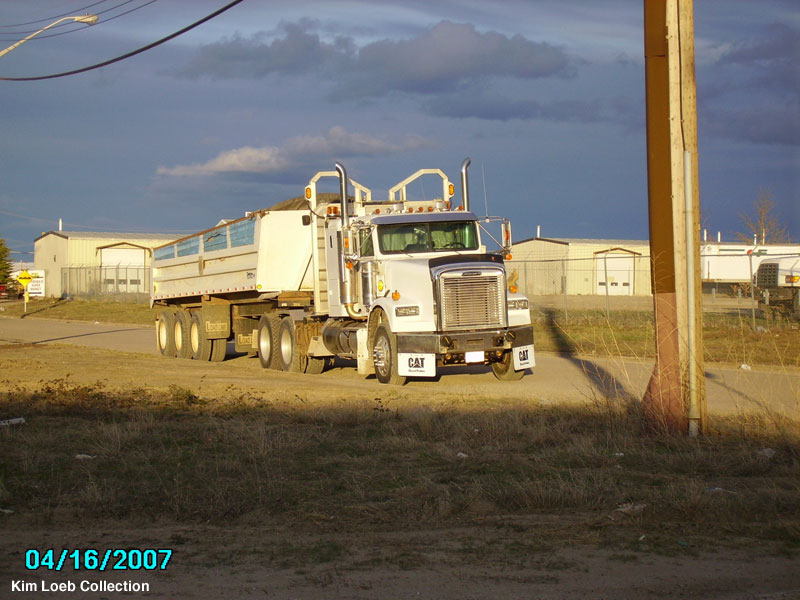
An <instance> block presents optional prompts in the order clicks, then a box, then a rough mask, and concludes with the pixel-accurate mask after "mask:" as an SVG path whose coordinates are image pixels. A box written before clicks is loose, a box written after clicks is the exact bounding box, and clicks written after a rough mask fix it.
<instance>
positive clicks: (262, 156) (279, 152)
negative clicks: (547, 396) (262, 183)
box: [156, 126, 432, 177]
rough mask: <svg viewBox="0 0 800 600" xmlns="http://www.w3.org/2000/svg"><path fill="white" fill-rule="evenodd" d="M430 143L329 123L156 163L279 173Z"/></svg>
mask: <svg viewBox="0 0 800 600" xmlns="http://www.w3.org/2000/svg"><path fill="white" fill-rule="evenodd" d="M431 145H432V143H431V142H430V141H428V140H427V139H425V138H424V137H422V136H419V135H409V136H406V138H404V139H403V140H402V142H400V143H393V142H390V141H387V140H385V139H382V138H378V137H373V136H370V135H368V134H365V133H351V132H348V131H347V130H345V128H344V127H341V126H336V127H332V128H331V129H330V130H329V131H328V132H327V133H326V134H325V135H321V136H312V135H304V136H297V137H293V138H289V139H288V140H286V142H285V143H284V145H283V146H282V147H277V146H264V147H261V148H253V147H251V146H244V147H242V148H236V149H234V150H226V151H224V152H221V153H220V154H219V155H218V156H216V157H215V158H212V159H211V160H209V161H207V162H204V163H195V164H191V165H177V166H174V167H163V166H162V167H158V169H157V171H156V172H157V173H158V174H159V175H173V176H182V177H187V176H202V175H217V174H220V173H280V172H283V171H287V170H289V169H292V168H294V167H297V166H299V165H302V164H303V163H304V162H305V161H307V160H309V159H312V158H317V157H320V156H329V157H331V158H335V157H353V156H390V155H393V154H401V153H404V152H410V151H413V150H417V149H419V148H424V147H428V146H431Z"/></svg>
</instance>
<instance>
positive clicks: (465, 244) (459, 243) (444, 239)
mask: <svg viewBox="0 0 800 600" xmlns="http://www.w3.org/2000/svg"><path fill="white" fill-rule="evenodd" d="M378 245H379V246H380V249H381V252H383V253H384V254H397V253H400V252H444V251H447V250H477V249H478V232H477V228H476V227H475V222H474V221H434V222H430V223H424V222H423V223H396V224H392V225H380V226H378Z"/></svg>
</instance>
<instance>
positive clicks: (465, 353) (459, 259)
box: [306, 161, 535, 384]
mask: <svg viewBox="0 0 800 600" xmlns="http://www.w3.org/2000/svg"><path fill="white" fill-rule="evenodd" d="M465 164H467V165H468V163H467V162H466V161H465ZM462 172H463V173H464V177H463V179H464V180H466V167H463V168H462ZM426 174H436V175H439V176H440V177H441V179H442V190H443V193H442V197H441V198H436V199H433V200H430V201H409V200H408V199H407V195H406V188H407V186H408V185H409V184H410V183H412V182H413V181H415V180H416V179H417V178H419V177H420V176H422V175H426ZM326 175H328V176H338V177H339V178H340V180H346V174H343V172H342V171H339V172H337V173H336V174H335V175H334V174H333V173H330V172H327V173H322V174H317V176H315V178H314V179H312V182H311V183H310V185H309V187H308V188H306V196H307V197H308V198H309V201H310V202H311V205H312V214H315V215H317V216H319V215H320V212H321V211H319V210H315V208H314V205H315V204H316V202H315V189H314V187H315V186H314V184H315V183H316V181H317V180H318V179H319V178H320V177H322V176H326ZM462 183H463V182H462ZM354 187H355V189H356V194H355V195H354V196H353V201H352V202H351V201H350V200H349V197H348V196H347V195H346V194H342V195H341V198H347V199H346V200H342V199H341V198H340V202H339V204H338V208H337V205H336V204H332V205H330V204H329V205H328V206H327V207H325V211H323V212H324V214H325V215H326V219H325V224H324V228H325V231H326V233H325V238H326V240H327V243H326V244H325V253H326V266H327V279H328V283H329V285H328V289H327V291H328V298H327V299H328V306H327V313H328V314H329V315H330V317H331V318H330V319H329V320H328V322H326V324H325V326H324V327H323V330H322V335H321V336H320V338H321V339H319V340H316V341H317V342H319V341H321V342H322V344H319V343H313V342H312V347H311V352H314V353H324V352H330V353H331V354H333V355H350V356H352V357H355V358H356V359H357V360H358V367H359V371H361V372H362V373H365V374H366V373H370V372H372V371H373V370H374V372H375V375H376V377H377V378H378V380H379V381H381V382H383V383H395V384H396V383H402V381H403V380H404V379H405V377H408V376H415V377H434V376H436V374H437V369H438V368H439V367H442V366H446V365H458V364H490V365H491V366H492V369H493V371H494V373H495V375H496V376H497V377H498V378H500V379H506V380H507V379H519V378H521V377H522V375H523V373H524V371H525V370H526V369H528V368H531V367H533V366H534V364H535V361H534V351H533V330H532V327H531V322H530V313H529V309H528V300H527V298H525V297H524V296H523V295H521V294H519V293H518V291H517V289H516V288H515V287H514V286H508V284H507V281H506V270H505V265H504V260H505V258H506V256H510V255H509V254H508V250H509V248H510V245H511V230H510V224H509V223H508V221H506V220H503V222H502V227H501V229H502V232H503V238H504V247H503V248H501V249H500V250H499V251H498V252H487V249H486V246H485V245H484V244H483V242H482V239H481V237H482V232H481V228H480V227H479V225H478V221H479V220H478V218H477V216H476V215H475V214H474V213H472V212H470V211H469V210H468V196H467V195H466V194H462V196H463V198H462V199H463V203H462V205H461V206H459V207H458V209H456V210H452V209H451V198H452V196H453V185H452V184H451V183H450V182H449V180H448V179H447V177H446V176H445V175H444V173H442V172H441V171H440V170H438V169H423V170H420V171H417V172H416V173H415V174H413V175H412V176H411V177H409V178H407V179H405V180H403V181H402V182H400V183H399V184H398V185H397V186H395V187H394V188H392V189H391V190H390V192H389V199H388V201H386V202H373V201H372V200H371V195H370V194H367V193H366V191H367V190H366V188H362V186H360V185H359V184H357V183H356V184H355V186H354ZM462 187H463V186H462ZM343 203H347V204H348V206H347V208H346V209H345V210H341V206H343ZM465 206H466V207H467V210H465ZM318 226H319V224H318ZM340 248H341V251H340V250H339V249H340ZM321 346H323V347H324V349H323V348H322V347H321Z"/></svg>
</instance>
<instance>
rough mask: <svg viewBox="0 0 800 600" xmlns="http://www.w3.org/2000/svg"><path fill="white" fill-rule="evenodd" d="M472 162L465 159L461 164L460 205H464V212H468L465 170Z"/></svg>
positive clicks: (467, 189) (467, 184) (467, 186)
mask: <svg viewBox="0 0 800 600" xmlns="http://www.w3.org/2000/svg"><path fill="white" fill-rule="evenodd" d="M471 162H472V161H471V160H470V159H469V158H465V159H464V162H463V163H461V204H463V205H464V210H465V211H467V210H469V182H468V181H467V169H469V165H470V163H471Z"/></svg>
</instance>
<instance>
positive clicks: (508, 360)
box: [492, 350, 525, 381]
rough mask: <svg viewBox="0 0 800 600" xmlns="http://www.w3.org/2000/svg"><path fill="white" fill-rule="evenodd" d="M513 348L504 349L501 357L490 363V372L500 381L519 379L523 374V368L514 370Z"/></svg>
mask: <svg viewBox="0 0 800 600" xmlns="http://www.w3.org/2000/svg"><path fill="white" fill-rule="evenodd" d="M512 352H513V350H506V351H505V352H504V353H503V358H502V359H501V360H499V361H498V362H494V363H492V372H493V373H494V376H495V377H497V379H499V380H500V381H519V380H520V379H522V377H523V376H524V375H525V369H522V370H521V371H515V370H514V357H513V355H512Z"/></svg>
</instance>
